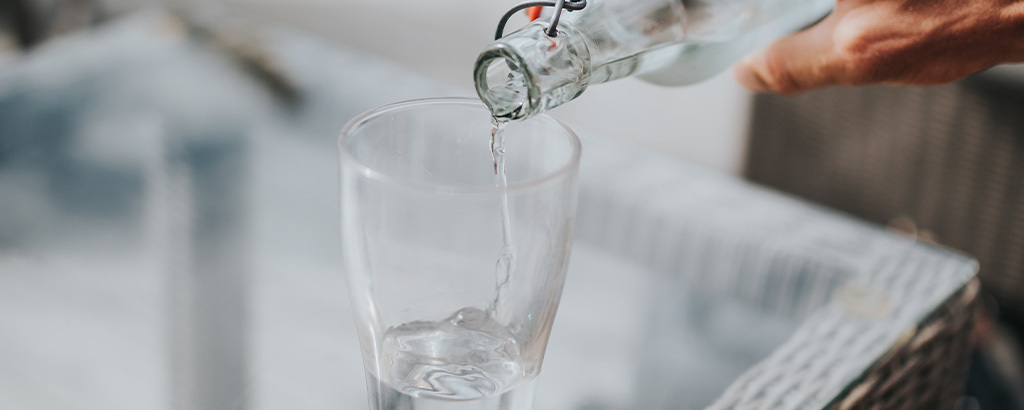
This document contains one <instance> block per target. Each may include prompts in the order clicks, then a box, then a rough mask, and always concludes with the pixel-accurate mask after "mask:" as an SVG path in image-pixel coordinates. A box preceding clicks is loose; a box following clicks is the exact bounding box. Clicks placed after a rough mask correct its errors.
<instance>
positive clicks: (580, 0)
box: [494, 0, 587, 40]
mask: <svg viewBox="0 0 1024 410" xmlns="http://www.w3.org/2000/svg"><path fill="white" fill-rule="evenodd" d="M529 7H554V8H555V13H554V14H553V15H552V16H551V25H550V26H548V29H547V30H546V31H545V33H546V34H547V35H548V36H550V37H557V36H558V19H559V18H561V16H562V10H565V11H577V10H583V8H584V7H587V0H556V1H553V2H552V1H528V2H525V3H519V4H517V5H515V6H514V7H512V8H511V9H509V11H507V12H505V15H504V16H501V20H500V21H498V31H497V32H495V33H494V39H495V40H497V39H500V38H501V37H502V34H503V33H504V31H505V24H506V23H508V19H510V18H512V15H513V14H516V12H518V11H519V10H522V9H525V8H529Z"/></svg>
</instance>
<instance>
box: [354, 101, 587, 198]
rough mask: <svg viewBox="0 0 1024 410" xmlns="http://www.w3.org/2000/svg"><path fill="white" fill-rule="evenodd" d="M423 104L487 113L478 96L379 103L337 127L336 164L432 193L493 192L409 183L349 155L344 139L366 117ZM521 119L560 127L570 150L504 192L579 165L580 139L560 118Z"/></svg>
mask: <svg viewBox="0 0 1024 410" xmlns="http://www.w3.org/2000/svg"><path fill="white" fill-rule="evenodd" d="M423 105H461V106H473V107H478V108H481V109H483V111H484V112H487V106H486V105H484V103H483V102H482V101H480V100H479V99H476V98H468V97H434V98H419V99H414V100H406V101H399V102H394V103H391V104H386V105H382V106H380V107H377V108H374V109H371V110H369V111H366V112H364V113H362V114H360V115H358V116H356V117H355V118H353V119H352V120H350V121H349V122H348V123H346V124H345V126H344V127H342V128H341V135H339V136H338V151H339V152H340V153H341V161H342V162H341V163H339V164H338V165H339V166H340V167H345V166H354V167H356V168H357V169H358V170H359V173H360V174H362V175H363V176H365V177H366V178H369V179H373V180H376V181H380V182H385V183H388V184H393V185H400V186H406V187H412V188H418V189H425V190H430V191H436V192H451V193H490V194H493V193H494V187H490V188H489V189H477V188H454V187H444V188H442V187H441V186H438V185H430V184H418V183H413V182H410V181H407V180H404V179H402V178H397V177H394V176H391V175H388V174H385V173H383V172H380V171H377V170H375V169H373V168H371V167H369V166H367V165H366V164H364V163H363V162H362V161H359V160H358V159H356V157H355V156H354V155H352V153H351V152H350V151H349V149H348V148H347V147H346V142H348V141H349V140H350V139H351V137H352V135H353V134H354V133H355V132H356V131H358V130H359V128H360V127H362V125H363V124H366V123H367V122H369V121H370V120H373V119H374V118H378V117H380V116H382V115H385V114H388V113H392V112H395V111H399V110H403V109H408V108H412V107H417V106H423ZM524 121H546V122H549V123H551V124H552V125H554V126H555V127H556V128H558V129H561V130H562V131H563V133H564V134H565V137H566V138H568V140H569V145H570V149H571V150H572V153H571V154H570V155H569V159H568V161H566V163H565V164H564V165H562V166H560V167H559V168H557V169H555V170H554V171H551V172H548V173H544V174H543V175H541V176H538V177H536V178H531V179H527V180H525V181H520V182H517V183H515V184H509V185H508V187H507V188H506V191H521V190H524V189H529V188H532V187H535V186H538V185H542V184H544V183H546V182H548V181H550V180H552V179H555V178H558V177H560V176H563V175H565V174H568V173H570V172H572V171H573V170H575V169H578V167H579V162H580V153H581V146H580V139H579V137H578V136H577V135H576V133H575V132H574V131H573V130H572V129H571V128H569V126H567V125H565V123H563V122H562V121H559V120H557V119H555V118H553V117H551V116H549V115H547V114H539V115H535V116H533V117H530V118H529V119H526V120H524Z"/></svg>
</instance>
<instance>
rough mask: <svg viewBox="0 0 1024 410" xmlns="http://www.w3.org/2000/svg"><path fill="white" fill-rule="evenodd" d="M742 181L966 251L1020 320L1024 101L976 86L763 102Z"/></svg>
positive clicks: (843, 92)
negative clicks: (794, 195)
mask: <svg viewBox="0 0 1024 410" xmlns="http://www.w3.org/2000/svg"><path fill="white" fill-rule="evenodd" d="M746 176H747V177H748V178H749V179H751V180H753V181H755V182H758V183H762V184H765V185H768V186H771V187H773V188H777V189H780V190H783V191H786V192H790V193H793V194H796V195H798V196H801V197H803V198H806V199H810V200H812V201H815V202H819V203H821V204H824V205H826V206H829V207H831V208H835V209H838V210H840V211H844V212H848V213H851V214H853V215H855V216H857V217H859V218H862V219H866V220H869V221H872V222H875V223H879V224H892V225H901V227H908V228H910V229H912V230H915V231H917V233H918V234H919V236H921V237H924V238H927V239H930V240H934V241H936V242H939V243H941V244H944V245H947V246H950V247H953V248H956V249H960V250H963V251H965V252H967V253H970V254H972V255H974V256H975V257H977V258H978V259H979V260H980V262H981V270H980V272H979V275H980V277H981V281H982V285H983V289H984V290H985V291H986V292H988V293H991V294H992V295H993V296H994V297H995V298H996V299H997V301H998V302H999V303H1000V305H1001V307H1002V308H1003V311H1004V312H1008V313H1010V314H1013V315H1014V316H1016V317H1018V318H1020V317H1024V94H1017V95H1014V93H1013V92H1009V91H1007V90H1006V87H999V86H995V87H993V86H992V83H991V82H986V81H985V79H984V78H980V79H974V80H973V81H972V82H969V83H961V84H954V85H949V86H942V87H930V88H896V87H886V86H878V87H865V88H834V89H827V90H823V91H817V92H811V93H807V94H805V95H801V96H798V97H782V96H774V95H759V96H757V97H756V98H755V102H754V112H753V121H752V132H751V141H750V146H749V150H748V158H747V169H746ZM1020 322H1024V321H1021V320H1019V319H1018V323H1019V324H1018V327H1024V326H1020Z"/></svg>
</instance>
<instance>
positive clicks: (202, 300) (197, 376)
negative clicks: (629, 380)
mask: <svg viewBox="0 0 1024 410" xmlns="http://www.w3.org/2000/svg"><path fill="white" fill-rule="evenodd" d="M513 3H514V2H512V1H508V0H486V1H467V0H430V1H427V0H408V1H401V2H398V3H396V2H373V1H352V0H230V1H229V0H216V1H214V0H207V1H202V0H195V1H185V0H183V1H157V0H138V1H135V0H4V1H3V3H2V4H0V409H8V408H10V409H22V408H27V409H36V408H38V409H80V408H97V409H98V408H102V409H119V408H125V409H128V408H131V409H139V408H145V409H161V408H181V409H188V408H217V409H233V408H268V409H270V408H360V407H359V406H361V405H362V402H361V401H360V400H362V397H363V396H362V395H363V394H364V393H363V390H364V387H363V385H362V384H361V383H359V384H353V383H351V380H361V378H362V376H363V374H362V369H361V361H360V359H359V357H358V349H357V348H356V347H355V344H354V343H355V340H354V338H353V337H352V335H351V329H350V327H351V322H350V319H349V317H350V312H349V308H348V301H347V299H345V298H339V297H337V295H338V294H339V292H341V294H343V292H344V286H343V278H342V276H341V275H340V274H339V271H338V269H337V267H338V266H339V265H340V263H339V261H338V246H337V232H336V223H335V221H336V213H337V209H336V207H337V205H336V204H337V201H336V198H335V196H336V184H335V181H334V179H333V178H335V176H334V175H335V173H336V169H335V168H336V163H335V161H336V159H335V152H334V138H335V137H336V135H337V133H338V131H339V130H340V128H341V126H342V125H343V124H344V123H345V122H346V121H347V120H348V119H350V118H352V117H353V116H355V115H357V114H358V113H360V112H362V111H365V110H367V109H369V108H372V107H374V106H378V105H382V104H385V103H389V102H393V101H398V100H402V99H410V98H421V97H430V96H441V95H444V96H451V95H458V96H467V97H472V96H474V93H473V91H472V76H471V70H472V63H473V61H474V60H475V58H476V56H477V53H478V52H479V50H480V49H481V48H482V47H483V46H484V45H485V44H487V43H488V42H489V40H490V39H491V36H492V35H493V31H494V27H495V24H496V22H497V18H498V17H499V16H500V15H501V14H502V13H503V12H504V11H505V10H507V9H508V8H509V7H510V5H512V4H513ZM516 18H517V19H522V16H519V17H516ZM523 21H525V20H519V21H518V22H516V21H513V22H512V23H510V24H511V25H513V26H515V25H517V24H519V23H522V22H523ZM1022 71H1024V70H1022V69H1021V67H1020V66H1004V67H998V68H996V69H993V70H991V71H990V72H987V73H983V74H980V75H978V76H975V77H973V78H971V79H968V80H966V81H964V82H961V83H958V84H954V85H950V86H944V87H931V88H925V89H897V88H889V87H868V88H863V89H856V90H826V91H822V92H815V93H809V94H807V95H804V96H800V97H796V98H785V97H777V96H757V97H755V96H752V95H750V94H748V93H747V92H745V91H743V90H742V89H740V87H739V86H738V85H736V84H735V83H734V81H733V80H732V77H731V73H729V72H726V73H723V74H721V75H719V76H717V77H715V78H712V79H711V80H709V81H706V82H704V83H701V84H698V85H694V86H691V87H688V88H685V89H672V88H660V87H656V86H653V85H649V84H646V83H643V82H641V81H638V80H635V79H623V80H621V81H615V82H612V83H609V84H603V85H600V86H597V87H593V88H590V89H588V90H587V92H586V93H585V94H584V95H583V96H582V97H581V98H580V99H578V100H577V101H574V102H572V103H570V104H566V105H564V106H562V107H559V108H557V109H555V110H553V112H552V114H553V115H554V116H556V117H558V118H559V119H562V120H564V121H566V122H568V123H570V124H579V125H581V126H582V127H584V128H586V129H593V130H601V132H602V134H604V135H607V136H610V137H613V138H617V139H619V140H622V141H629V142H630V143H633V144H637V145H639V146H642V147H646V148H650V149H653V150H657V151H660V152H662V153H664V154H667V155H670V156H673V157H675V158H678V159H682V160H685V161H688V162H691V163H694V164H697V165H699V166H702V167H705V168H709V169H712V170H715V171H719V172H723V173H727V174H731V175H734V176H738V177H744V178H747V179H749V180H752V181H754V182H758V183H761V184H765V185H768V186H771V187H774V188H777V189H781V190H783V191H786V192H789V193H791V194H793V195H796V196H799V197H802V198H805V199H808V200H811V201H814V202H818V203H821V204H824V205H827V206H829V207H833V208H836V209H838V210H840V211H842V212H846V213H849V214H852V215H854V216H856V217H859V218H862V219H865V220H867V221H870V222H872V223H875V224H878V225H884V226H888V227H890V228H891V229H893V230H896V231H899V232H903V233H907V234H908V235H911V236H914V237H916V238H919V239H921V240H925V241H931V242H936V243H939V244H943V245H947V246H951V247H954V248H957V249H961V250H964V251H966V252H968V253H971V254H973V255H975V256H976V257H978V258H979V259H980V260H981V262H982V270H981V277H982V280H983V285H984V286H985V290H986V292H987V293H986V294H987V295H988V296H987V297H986V298H987V299H986V301H987V303H986V309H985V311H986V313H985V316H984V318H983V319H982V322H981V323H982V324H983V326H981V329H982V330H983V331H982V332H981V333H980V334H979V336H978V337H979V338H980V340H981V342H979V343H980V344H981V345H984V346H986V348H985V349H986V351H987V352H988V353H987V354H986V356H985V357H987V358H988V359H986V358H979V359H978V360H979V361H980V362H984V363H988V365H986V366H987V367H985V366H983V367H984V368H983V369H981V370H978V369H976V368H972V372H975V373H978V374H979V376H977V377H974V378H972V380H981V381H980V382H975V383H976V385H975V386H974V387H970V388H972V389H974V390H973V391H975V392H976V394H977V395H978V396H979V397H981V396H985V395H990V396H992V397H991V398H989V399H986V400H990V401H989V402H997V403H998V402H1003V403H1009V402H1010V400H1011V399H1009V398H1006V397H1005V396H1007V395H1009V396H1012V395H1013V393H1012V392H1013V391H1015V388H1013V387H1010V386H1014V383H1017V385H1018V386H1021V385H1022V384H1020V383H1021V380H1022V375H1021V368H1020V367H1019V366H1017V365H1016V363H1018V362H1017V361H1016V360H1018V357H1019V342H1018V341H1019V340H1020V330H1021V329H1022V328H1024V326H1022V323H1024V320H1022V319H1021V318H1022V317H1024V115H1022V114H1021V113H1024V74H1022ZM367 73H371V74H367ZM356 75H358V76H362V77H359V78H360V81H353V80H352V78H355V77H354V76H356ZM366 76H369V77H366ZM366 78H370V80H364V79H366ZM384 85H386V86H384ZM355 96H358V98H356V97H355ZM347 97H351V98H347ZM314 176H315V177H314ZM313 179H316V180H315V181H314V180H313ZM607 263H613V262H607ZM622 269H628V268H625V267H623V268H622ZM297 276H300V277H301V278H302V280H296V277H297ZM325 324H327V325H325ZM790 325H791V324H786V326H790ZM186 329H187V331H186ZM310 329H315V331H311V330H310ZM338 340H347V342H345V343H341V344H339V343H338V342H337V341H338ZM210 341H215V342H212V343H211V342H210ZM553 343H554V342H553ZM307 352H318V353H316V354H304V353H307ZM985 360H988V362H985ZM109 363H117V366H110V365H107V364H109ZM738 369H742V367H738ZM973 374H974V373H972V375H973ZM55 375H59V377H55ZM298 375H301V377H300V376H298ZM204 378H206V379H204ZM978 383H980V384H978ZM254 386H256V387H254ZM579 388H581V389H582V388H584V387H579ZM609 391H610V390H609ZM1007 391H1009V392H1011V393H1006V392H1007ZM1016 391H1018V392H1020V391H1024V389H1016ZM607 394H612V395H614V392H613V393H607ZM544 400H545V399H544V397H542V398H541V401H542V402H543V401H544ZM549 400H550V401H549V402H550V403H553V404H551V405H550V407H547V408H551V409H562V408H569V407H567V406H561V405H559V404H558V399H557V398H555V397H554V396H552V398H550V399H549ZM609 400H610V401H611V402H615V401H616V400H619V402H623V400H624V399H617V398H614V397H613V398H611V399H609ZM81 403H88V404H87V405H84V406H83V405H81ZM197 403H200V404H197ZM325 403H329V404H325ZM339 403H340V404H339ZM353 403H355V404H353ZM338 406H341V407H338ZM348 406H354V407H348ZM578 408H588V409H601V408H607V407H599V406H598V405H593V406H592V407H586V406H585V405H584V406H581V407H578ZM993 408H996V407H993Z"/></svg>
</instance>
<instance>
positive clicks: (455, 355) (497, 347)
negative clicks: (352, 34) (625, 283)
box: [338, 99, 580, 410]
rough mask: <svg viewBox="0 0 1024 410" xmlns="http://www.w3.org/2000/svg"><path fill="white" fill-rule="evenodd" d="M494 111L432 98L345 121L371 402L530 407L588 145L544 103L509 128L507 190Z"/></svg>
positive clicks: (350, 256)
mask: <svg viewBox="0 0 1024 410" xmlns="http://www.w3.org/2000/svg"><path fill="white" fill-rule="evenodd" d="M490 118H491V117H490V113H489V111H488V110H487V109H486V108H485V107H484V105H483V104H482V103H480V102H479V101H477V100H470V99H427V100H418V101H409V102H402V103H397V104H393V105H388V106H385V107H381V108H378V109H375V110H372V111H370V112H368V113H366V114H364V115H362V116H360V117H358V118H356V119H354V120H352V121H351V122H349V123H348V125H346V126H345V128H344V129H343V130H342V133H341V137H340V139H339V142H338V145H339V150H340V154H341V162H340V163H341V232H342V252H343V258H344V265H345V272H346V277H347V279H348V286H349V292H350V296H351V300H352V307H353V310H354V312H355V319H356V320H355V321H356V327H357V329H358V334H359V342H360V346H361V348H362V356H363V365H364V368H365V371H366V381H367V389H368V392H369V402H370V408H371V409H372V410H384V409H388V410H409V409H417V410H427V409H445V410H454V409H466V410H468V409H474V410H477V409H480V410H483V409H503V410H529V409H532V407H533V401H534V388H535V385H536V378H537V376H538V374H539V373H540V369H541V362H542V361H543V358H544V349H545V347H546V345H547V341H548V335H549V334H550V331H551V325H552V322H553V320H554V318H555V311H556V310H557V308H558V301H559V298H560V297H561V294H562V286H563V284H564V282H565V272H566V268H567V266H568V263H569V253H570V249H571V245H572V229H573V220H574V218H575V213H576V200H577V192H578V187H577V174H578V165H579V157H580V143H579V140H578V139H577V138H576V136H575V135H574V134H573V132H572V131H571V130H570V129H569V128H567V127H566V126H565V125H563V124H562V123H560V122H558V121H556V120H554V119H552V118H550V117H547V116H544V115H540V116H537V117H534V118H531V119H529V120H526V121H519V122H513V123H509V124H507V127H505V129H504V136H505V144H504V152H505V156H504V157H505V158H506V160H505V173H506V176H507V182H508V185H507V188H506V189H499V188H498V185H497V179H496V173H497V172H499V171H501V167H498V166H497V165H496V159H495V157H493V156H492V148H491V147H492V144H491V142H492V140H491V135H492V134H491V132H492V131H493V125H492V123H491V121H490ZM500 145H501V144H500V139H499V144H497V148H499V149H500V148H501V147H500ZM505 201H507V210H508V212H507V218H505V217H503V212H502V204H503V203H505ZM506 220H507V226H505V225H506V222H505V221H506Z"/></svg>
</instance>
